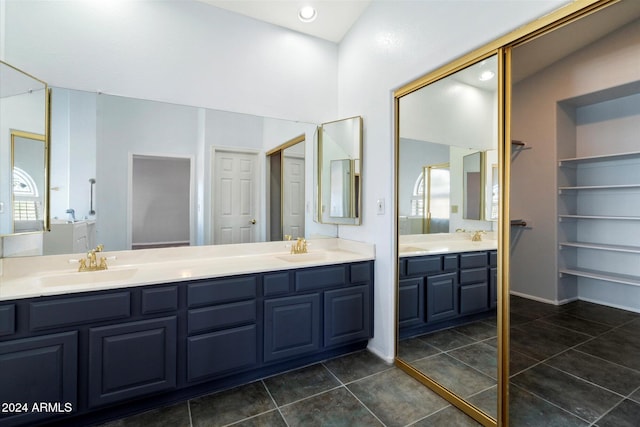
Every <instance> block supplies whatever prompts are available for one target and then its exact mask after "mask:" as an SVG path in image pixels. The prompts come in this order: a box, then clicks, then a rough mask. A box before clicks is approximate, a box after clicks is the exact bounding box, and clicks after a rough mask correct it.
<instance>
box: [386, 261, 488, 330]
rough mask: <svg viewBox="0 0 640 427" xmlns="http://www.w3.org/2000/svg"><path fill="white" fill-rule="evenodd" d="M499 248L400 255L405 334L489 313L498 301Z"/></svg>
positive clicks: (400, 311)
mask: <svg viewBox="0 0 640 427" xmlns="http://www.w3.org/2000/svg"><path fill="white" fill-rule="evenodd" d="M496 263H497V252H496V251H490V252H484V251H480V252H463V253H455V254H443V255H426V256H417V257H405V258H401V259H400V265H399V271H400V280H399V284H398V320H399V329H400V336H401V337H402V338H405V337H408V336H412V335H417V334H420V333H425V332H429V331H433V330H437V329H439V328H443V327H447V326H449V325H451V324H452V323H451V322H463V321H465V320H466V319H467V318H468V316H472V315H479V314H482V313H489V312H490V310H491V309H493V308H495V307H496V302H497V269H496V268H495V267H496Z"/></svg>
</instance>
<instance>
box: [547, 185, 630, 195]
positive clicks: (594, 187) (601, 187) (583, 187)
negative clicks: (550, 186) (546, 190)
mask: <svg viewBox="0 0 640 427" xmlns="http://www.w3.org/2000/svg"><path fill="white" fill-rule="evenodd" d="M636 188H638V189H640V184H618V185H578V186H575V187H570V186H565V187H558V192H559V193H560V194H562V192H563V191H582V190H633V189H636Z"/></svg>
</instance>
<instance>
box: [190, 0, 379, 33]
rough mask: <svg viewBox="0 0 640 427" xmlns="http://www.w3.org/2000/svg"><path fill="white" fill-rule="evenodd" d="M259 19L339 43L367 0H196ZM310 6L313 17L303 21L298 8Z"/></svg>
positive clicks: (368, 1)
mask: <svg viewBox="0 0 640 427" xmlns="http://www.w3.org/2000/svg"><path fill="white" fill-rule="evenodd" d="M198 1H201V2H203V3H208V4H211V5H213V6H216V7H219V8H221V9H227V10H230V11H232V12H236V13H239V14H242V15H245V16H249V17H251V18H254V19H258V20H260V21H264V22H268V23H271V24H275V25H279V26H281V27H285V28H289V29H291V30H295V31H299V32H301V33H305V34H309V35H312V36H315V37H319V38H321V39H325V40H329V41H331V42H334V43H339V42H340V41H341V40H342V38H343V37H344V35H345V34H346V33H347V32H348V31H349V29H350V28H351V26H352V25H353V23H354V22H355V21H356V20H357V19H358V18H359V17H360V15H361V14H362V12H364V10H365V9H366V8H367V6H369V4H370V3H371V0H339V1H338V0H198ZM307 5H310V6H313V7H314V8H315V9H316V11H317V12H318V17H317V18H316V20H315V21H313V22H309V23H304V22H302V21H300V20H299V19H298V10H299V9H300V8H301V7H303V6H307Z"/></svg>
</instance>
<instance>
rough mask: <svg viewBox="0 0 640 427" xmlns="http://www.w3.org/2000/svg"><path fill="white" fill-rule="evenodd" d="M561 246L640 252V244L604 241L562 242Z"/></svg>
mask: <svg viewBox="0 0 640 427" xmlns="http://www.w3.org/2000/svg"><path fill="white" fill-rule="evenodd" d="M560 247H561V248H564V247H571V248H583V249H594V250H599V251H610V252H626V253H632V254H640V246H626V245H605V244H603V243H587V242H560Z"/></svg>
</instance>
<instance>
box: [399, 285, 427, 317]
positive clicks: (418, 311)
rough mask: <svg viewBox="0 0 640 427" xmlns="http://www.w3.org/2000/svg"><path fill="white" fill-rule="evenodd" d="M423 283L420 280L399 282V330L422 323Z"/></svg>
mask: <svg viewBox="0 0 640 427" xmlns="http://www.w3.org/2000/svg"><path fill="white" fill-rule="evenodd" d="M423 284H424V282H423V280H422V278H418V279H404V280H400V288H399V291H400V295H399V300H400V301H399V306H398V311H399V312H398V322H399V325H400V328H406V327H408V326H415V325H420V324H421V323H424V285H423Z"/></svg>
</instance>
